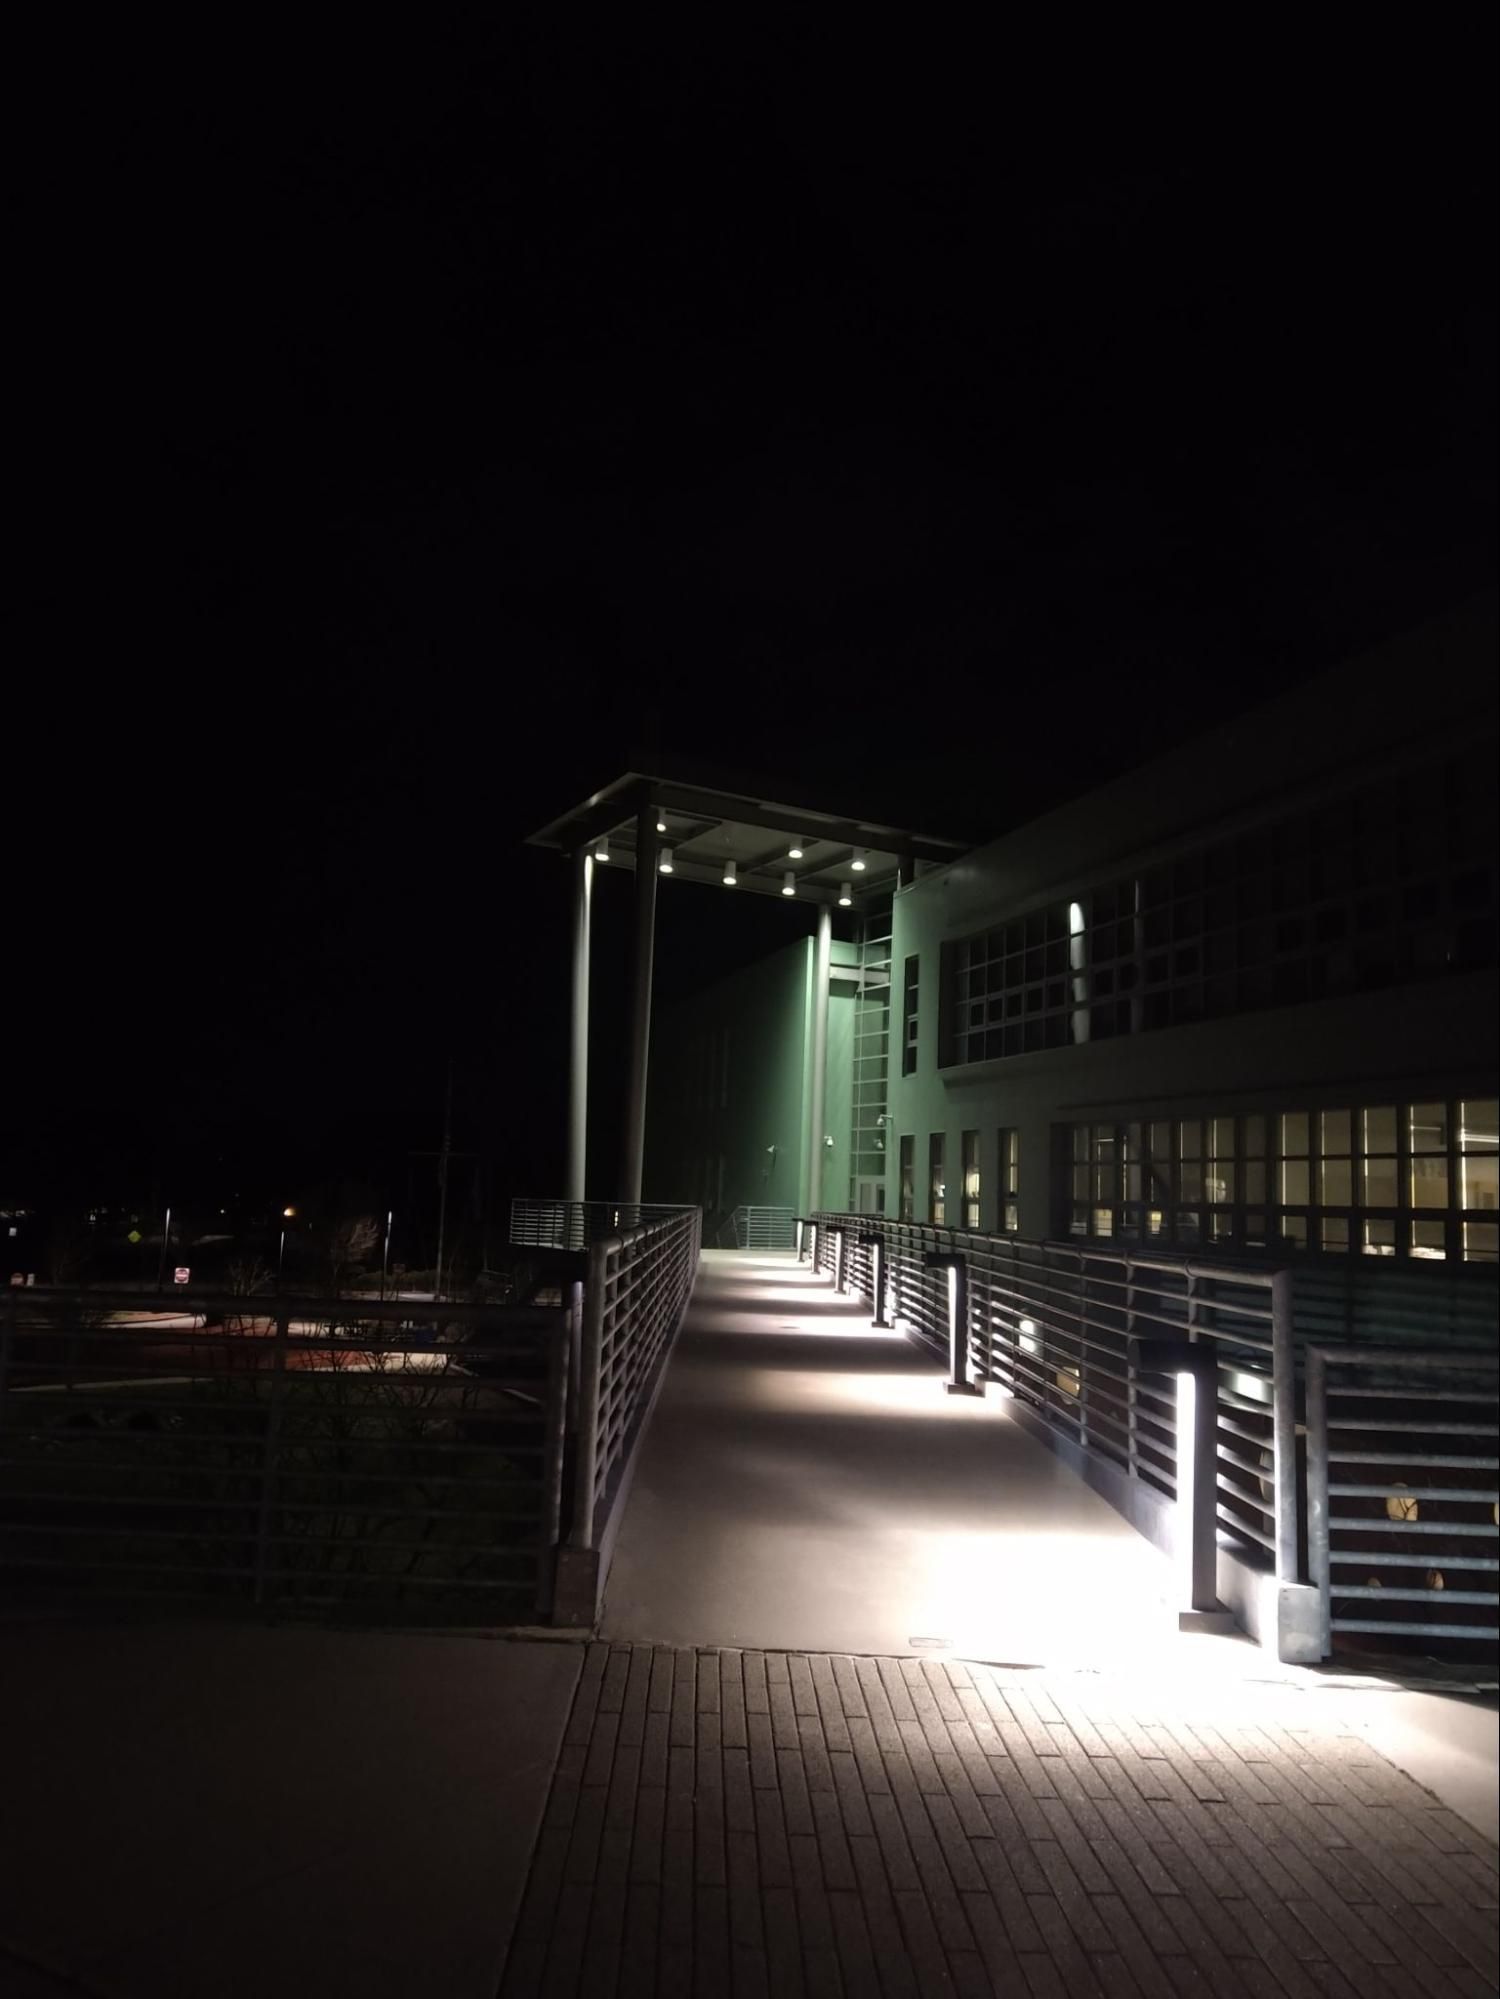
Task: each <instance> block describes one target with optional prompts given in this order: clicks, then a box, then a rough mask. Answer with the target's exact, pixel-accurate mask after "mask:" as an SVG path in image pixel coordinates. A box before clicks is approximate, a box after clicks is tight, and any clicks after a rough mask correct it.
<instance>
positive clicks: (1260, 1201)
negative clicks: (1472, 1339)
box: [1067, 1097, 1500, 1263]
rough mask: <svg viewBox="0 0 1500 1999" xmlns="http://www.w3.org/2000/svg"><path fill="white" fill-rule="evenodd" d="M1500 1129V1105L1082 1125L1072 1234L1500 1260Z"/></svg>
mask: <svg viewBox="0 0 1500 1999" xmlns="http://www.w3.org/2000/svg"><path fill="white" fill-rule="evenodd" d="M1497 1126H1500V1117H1497V1105H1496V1101H1495V1099H1494V1098H1492V1097H1488V1098H1456V1099H1449V1100H1447V1101H1441V1102H1439V1101H1435V1100H1433V1101H1428V1102H1424V1103H1402V1104H1376V1105H1368V1106H1362V1107H1359V1108H1339V1109H1328V1110H1318V1111H1309V1110H1289V1111H1282V1112H1279V1113H1277V1114H1275V1115H1274V1116H1269V1117H1268V1116H1263V1115H1258V1114H1257V1115H1249V1116H1243V1117H1229V1116H1218V1115H1214V1116H1207V1117H1192V1118H1179V1119H1172V1120H1166V1119H1162V1120H1157V1121H1154V1122H1140V1123H1129V1124H1120V1125H1117V1124H1080V1125H1074V1126H1072V1127H1071V1140H1070V1158H1069V1168H1068V1171H1069V1181H1068V1216H1067V1220H1068V1228H1069V1232H1070V1233H1071V1234H1073V1235H1078V1236H1092V1237H1098V1238H1111V1239H1116V1238H1117V1239H1119V1240H1122V1241H1127V1242H1128V1241H1144V1242H1150V1243H1156V1244H1162V1245H1167V1244H1170V1245H1173V1246H1176V1247H1179V1248H1192V1247H1196V1246H1198V1245H1200V1244H1204V1243H1211V1244H1214V1245H1216V1246H1218V1247H1221V1248H1235V1249H1265V1248H1274V1249H1276V1250H1278V1251H1288V1250H1290V1251H1303V1250H1316V1251H1321V1252H1323V1253H1325V1254H1330V1255H1339V1256H1343V1255H1364V1256H1390V1257H1396V1256H1399V1257H1405V1258H1413V1259H1417V1260H1420V1261H1441V1260H1449V1261H1455V1262H1456V1261H1463V1262H1468V1263H1494V1262H1496V1261H1497V1260H1500V1156H1497V1143H1496V1140H1497ZM1455 1195H1456V1197H1457V1198H1454V1197H1455Z"/></svg>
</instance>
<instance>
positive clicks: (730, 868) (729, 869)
mask: <svg viewBox="0 0 1500 1999" xmlns="http://www.w3.org/2000/svg"><path fill="white" fill-rule="evenodd" d="M739 879H740V878H739V875H738V873H737V872H736V870H735V865H734V862H733V861H726V862H725V863H724V886H725V888H734V887H736V886H737V885H738V883H739Z"/></svg>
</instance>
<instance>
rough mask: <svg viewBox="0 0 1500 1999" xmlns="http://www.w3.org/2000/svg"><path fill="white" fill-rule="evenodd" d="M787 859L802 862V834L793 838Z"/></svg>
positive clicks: (787, 851)
mask: <svg viewBox="0 0 1500 1999" xmlns="http://www.w3.org/2000/svg"><path fill="white" fill-rule="evenodd" d="M786 857H787V859H788V860H789V861H800V860H801V858H802V837H801V835H800V834H795V835H794V836H793V838H792V844H791V845H790V846H789V847H788V848H787V850H786Z"/></svg>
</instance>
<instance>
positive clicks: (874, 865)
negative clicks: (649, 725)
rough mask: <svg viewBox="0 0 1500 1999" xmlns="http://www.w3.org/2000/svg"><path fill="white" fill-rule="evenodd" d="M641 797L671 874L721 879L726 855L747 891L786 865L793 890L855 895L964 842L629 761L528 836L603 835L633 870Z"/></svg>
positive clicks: (772, 889) (588, 840)
mask: <svg viewBox="0 0 1500 1999" xmlns="http://www.w3.org/2000/svg"><path fill="white" fill-rule="evenodd" d="M643 805H654V806H655V807H656V808H657V812H658V816H659V818H660V820H661V823H662V824H663V825H664V826H665V828H666V831H665V832H664V833H661V834H660V835H658V838H657V844H658V845H659V846H660V847H663V848H666V847H670V848H671V850H672V873H673V876H674V877H676V878H680V879H682V880H684V881H698V882H707V883H712V884H714V885H716V886H717V885H721V884H722V882H723V878H724V866H725V863H726V862H728V861H731V860H732V861H733V862H734V864H735V870H736V873H737V875H738V878H739V885H740V887H741V888H745V889H748V890H749V891H750V892H751V894H757V895H780V894H781V893H782V890H783V886H784V884H783V876H785V875H786V874H788V873H790V874H791V875H792V877H793V880H794V884H795V890H796V893H797V895H798V896H799V897H801V898H802V899H803V900H805V901H808V902H829V903H836V902H837V901H838V897H839V886H840V884H841V883H843V882H848V883H849V884H850V888H851V892H852V893H853V895H854V897H855V898H856V900H857V899H858V898H859V897H860V896H862V895H865V894H869V893H870V892H872V891H875V890H880V891H882V892H887V893H888V892H889V891H890V890H891V889H893V888H895V887H896V885H897V883H898V881H910V880H911V879H912V877H913V874H914V872H915V869H916V865H917V864H918V863H919V862H920V863H925V864H926V865H928V866H935V867H941V866H943V865H944V864H945V863H947V862H949V861H952V860H956V859H957V858H958V856H959V855H960V854H963V853H966V852H967V851H968V848H969V844H970V843H969V842H967V841H964V840H953V839H945V838H943V837H941V836H939V835H936V834H931V833H917V832H913V831H911V830H910V829H909V828H905V827H899V826H890V825H887V824H885V823H884V822H882V821H878V820H873V819H850V818H845V817H842V816H840V815H839V814H837V813H833V812H829V811H826V810H824V811H819V810H816V809H814V808H811V807H807V806H795V805H784V804H779V803H776V802H775V801H773V800H770V799H766V798H761V797H758V796H755V795H753V794H752V793H750V792H748V791H744V792H742V791H739V790H726V789H723V788H720V787H717V786H713V785H709V784H704V783H700V782H694V781H692V780H691V779H689V778H686V777H684V776H676V777H674V776H670V775H667V774H665V773H660V774H658V775H656V776H652V775H650V774H649V773H648V772H645V771H635V770H631V771H626V772H625V773H624V775H623V776H621V777H618V778H615V779H614V780H613V782H612V783H610V784H607V785H605V786H604V787H603V788H602V789H601V790H599V791H595V792H593V793H591V794H590V796H589V797H588V798H586V799H584V800H583V801H582V802H581V803H580V804H578V805H576V806H574V807H573V808H572V809H571V810H570V811H568V812H565V813H563V814H562V816H561V817H560V818H558V819H554V820H553V821H552V822H551V823H550V824H549V825H547V826H543V827H541V828H540V829H539V830H538V831H537V832H535V833H532V834H531V835H530V836H529V838H528V841H527V844H528V845H529V846H534V847H551V848H553V849H555V850H558V851H561V852H563V853H577V852H578V850H579V849H580V848H583V847H587V846H591V845H593V844H594V843H595V842H596V841H598V840H600V839H607V840H608V842H609V858H610V862H611V864H612V865H618V866H622V867H625V868H627V869H633V868H634V866H635V839H636V818H637V814H638V813H639V811H640V808H641V807H642V806H643ZM794 840H795V841H796V842H797V843H799V844H800V845H801V848H802V858H801V859H800V860H795V861H794V860H792V859H791V857H790V853H789V849H790V847H791V846H792V844H793V842H794ZM856 849H862V850H863V859H864V862H865V865H864V867H863V869H856V868H855V867H854V866H853V862H854V859H855V852H856Z"/></svg>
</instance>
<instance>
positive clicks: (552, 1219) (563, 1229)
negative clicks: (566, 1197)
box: [510, 1197, 684, 1249]
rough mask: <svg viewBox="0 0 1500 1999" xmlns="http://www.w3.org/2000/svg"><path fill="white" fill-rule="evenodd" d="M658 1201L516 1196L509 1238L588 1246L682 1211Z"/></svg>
mask: <svg viewBox="0 0 1500 1999" xmlns="http://www.w3.org/2000/svg"><path fill="white" fill-rule="evenodd" d="M683 1212H684V1211H683V1209H682V1208H681V1207H680V1206H671V1205H669V1204H667V1203H665V1202H660V1201H635V1202H625V1201H537V1200H530V1199H523V1198H520V1197H517V1198H516V1199H514V1200H512V1202H511V1204H510V1240H511V1242H512V1243H513V1244H515V1245H517V1246H519V1247H525V1248H529V1249H587V1248H588V1246H589V1244H590V1243H594V1242H602V1241H603V1240H604V1238H605V1237H606V1236H612V1235H618V1234H619V1233H620V1231H621V1230H622V1229H633V1228H639V1227H640V1226H641V1225H642V1223H644V1222H654V1221H664V1220H665V1219H666V1218H667V1217H668V1216H670V1215H680V1214H681V1213H683Z"/></svg>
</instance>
